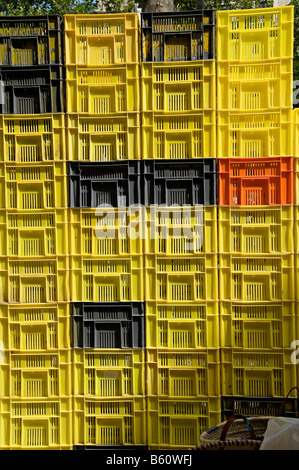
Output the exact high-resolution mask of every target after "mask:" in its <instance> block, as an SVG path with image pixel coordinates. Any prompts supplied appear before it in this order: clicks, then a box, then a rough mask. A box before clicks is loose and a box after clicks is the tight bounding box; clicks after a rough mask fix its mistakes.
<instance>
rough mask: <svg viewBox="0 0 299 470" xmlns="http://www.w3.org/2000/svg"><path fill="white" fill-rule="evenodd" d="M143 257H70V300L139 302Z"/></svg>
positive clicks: (140, 297) (142, 287)
mask: <svg viewBox="0 0 299 470" xmlns="http://www.w3.org/2000/svg"><path fill="white" fill-rule="evenodd" d="M143 277H144V274H143V256H142V255H127V256H121V257H120V256H117V255H116V256H111V257H109V259H107V257H105V256H94V255H90V256H87V255H86V256H79V255H78V256H71V257H70V284H69V286H68V288H69V290H70V295H71V299H72V301H73V302H124V301H129V302H135V301H136V302H142V301H143V300H144V294H143V290H144V281H143Z"/></svg>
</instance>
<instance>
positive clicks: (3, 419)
mask: <svg viewBox="0 0 299 470" xmlns="http://www.w3.org/2000/svg"><path fill="white" fill-rule="evenodd" d="M72 423H73V413H72V400H71V398H70V397H67V398H48V399H45V398H43V399H42V400H41V399H31V400H28V399H24V398H23V397H22V400H20V399H18V398H5V399H4V398H1V400H0V429H1V434H0V449H1V450H72V446H73V433H72V429H73V426H72Z"/></svg>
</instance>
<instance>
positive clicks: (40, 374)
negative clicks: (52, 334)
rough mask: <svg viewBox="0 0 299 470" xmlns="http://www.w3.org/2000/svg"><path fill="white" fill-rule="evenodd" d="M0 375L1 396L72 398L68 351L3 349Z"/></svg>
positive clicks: (69, 354) (69, 353) (69, 355)
mask: <svg viewBox="0 0 299 470" xmlns="http://www.w3.org/2000/svg"><path fill="white" fill-rule="evenodd" d="M0 379H1V380H0V397H1V398H2V397H3V398H4V397H9V398H22V399H23V398H24V399H25V398H34V399H37V398H54V397H56V398H58V397H60V398H63V397H64V398H71V394H72V388H71V351H70V350H56V351H55V352H54V351H53V352H27V351H26V352H24V353H19V352H15V351H5V352H4V353H3V354H2V362H1V364H0Z"/></svg>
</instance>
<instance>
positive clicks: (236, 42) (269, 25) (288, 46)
mask: <svg viewBox="0 0 299 470" xmlns="http://www.w3.org/2000/svg"><path fill="white" fill-rule="evenodd" d="M216 22H217V39H216V47H217V58H218V60H230V61H238V60H241V61H260V62H262V61H266V60H268V59H272V60H273V59H275V58H280V59H285V58H292V57H293V34H294V7H293V6H284V7H280V8H261V9H252V10H240V11H238V12H236V11H235V10H232V11H221V12H219V11H218V12H217V13H216Z"/></svg>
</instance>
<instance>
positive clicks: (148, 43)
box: [141, 10, 216, 62]
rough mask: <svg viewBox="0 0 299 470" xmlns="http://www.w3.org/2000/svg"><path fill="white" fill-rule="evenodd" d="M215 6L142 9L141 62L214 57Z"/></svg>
mask: <svg viewBox="0 0 299 470" xmlns="http://www.w3.org/2000/svg"><path fill="white" fill-rule="evenodd" d="M215 20H216V15H215V11H214V10H197V11H180V12H170V13H169V12H146V13H141V42H142V45H141V60H142V62H160V61H161V62H164V61H165V62H170V61H184V60H200V59H215V26H216V25H215Z"/></svg>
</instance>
